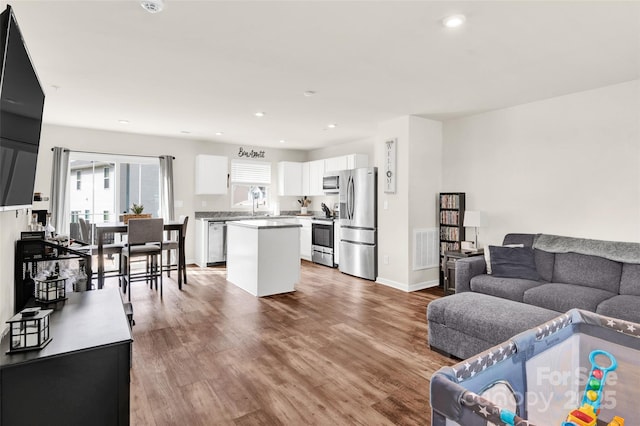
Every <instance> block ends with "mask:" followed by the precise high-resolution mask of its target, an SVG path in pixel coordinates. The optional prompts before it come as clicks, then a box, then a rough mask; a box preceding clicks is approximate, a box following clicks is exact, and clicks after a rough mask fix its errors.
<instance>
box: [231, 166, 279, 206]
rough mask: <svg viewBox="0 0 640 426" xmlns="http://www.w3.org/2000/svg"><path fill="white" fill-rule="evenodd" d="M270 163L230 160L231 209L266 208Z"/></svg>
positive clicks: (267, 203)
mask: <svg viewBox="0 0 640 426" xmlns="http://www.w3.org/2000/svg"><path fill="white" fill-rule="evenodd" d="M269 185H271V163H268V162H263V161H243V160H231V207H236V208H246V207H252V206H253V207H257V208H268V207H269Z"/></svg>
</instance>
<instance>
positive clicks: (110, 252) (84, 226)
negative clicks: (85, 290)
mask: <svg viewBox="0 0 640 426" xmlns="http://www.w3.org/2000/svg"><path fill="white" fill-rule="evenodd" d="M78 222H79V223H80V227H79V228H80V240H79V241H78V243H80V244H82V246H81V247H80V248H79V250H80V251H84V252H87V253H89V254H91V261H92V263H93V257H94V256H96V255H97V253H98V246H97V245H96V244H94V238H93V235H92V232H91V230H92V224H91V222H89V221H87V220H85V219H83V218H78ZM123 248H124V244H121V243H114V242H113V236H111V239H110V242H108V243H107V244H103V250H104V256H105V257H106V258H107V259H114V256H115V255H117V259H118V265H117V269H111V270H106V271H105V272H104V274H105V275H104V276H105V277H120V276H121V275H122V249H123ZM91 270H92V271H93V273H92V276H91V279H92V280H93V278H96V277H97V274H98V268H97V266H94V265H93V264H92V266H91Z"/></svg>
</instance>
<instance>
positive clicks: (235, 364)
mask: <svg viewBox="0 0 640 426" xmlns="http://www.w3.org/2000/svg"><path fill="white" fill-rule="evenodd" d="M225 276H226V271H225V269H224V268H197V267H190V268H189V269H188V279H189V284H187V285H184V286H183V291H179V290H178V289H177V284H176V283H175V281H173V280H169V279H167V278H166V276H165V282H164V284H165V285H164V299H163V300H160V298H159V295H158V293H157V292H155V291H152V290H149V289H148V288H146V287H145V285H144V283H137V285H136V283H134V286H133V293H132V302H133V305H134V318H135V321H136V325H135V326H134V327H133V335H134V339H135V341H134V344H133V367H132V369H131V424H132V425H136V426H139V425H158V426H159V425H177V424H180V425H304V424H314V425H315V424H317V425H350V424H362V425H393V424H395V425H430V424H431V414H430V407H429V378H430V377H431V375H432V374H433V372H434V371H436V370H437V369H439V368H440V367H441V366H443V365H452V364H453V363H454V361H452V360H451V359H448V358H446V357H444V356H442V355H440V354H437V353H435V352H432V351H431V350H429V348H428V345H427V325H426V318H425V316H426V314H425V312H426V306H427V304H428V303H429V302H430V301H432V300H434V299H436V298H438V297H440V296H441V295H442V291H441V290H439V289H432V290H423V291H418V292H413V293H404V292H402V291H398V290H394V289H391V288H389V287H385V286H383V285H379V284H375V283H373V282H370V281H366V280H361V279H358V278H354V277H350V276H348V275H344V274H341V273H340V272H338V271H337V270H335V269H330V268H327V267H324V266H319V265H315V264H312V263H309V262H303V267H302V279H301V282H300V283H299V284H298V285H296V290H297V291H296V292H294V293H289V294H284V295H278V296H271V297H264V298H256V297H253V296H251V295H249V294H248V293H245V292H244V291H243V290H240V289H239V288H237V287H235V286H234V285H232V284H229V283H227V282H226V280H225ZM172 277H175V273H174V275H172ZM108 285H114V284H113V283H112V282H111V283H108ZM115 285H117V284H115Z"/></svg>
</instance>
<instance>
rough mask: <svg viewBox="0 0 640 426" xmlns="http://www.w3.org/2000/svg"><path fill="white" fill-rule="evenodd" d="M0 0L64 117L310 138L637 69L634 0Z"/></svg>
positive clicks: (98, 124)
mask: <svg viewBox="0 0 640 426" xmlns="http://www.w3.org/2000/svg"><path fill="white" fill-rule="evenodd" d="M0 3H1V4H2V8H3V9H4V7H5V5H6V4H7V2H0ZM9 4H11V5H12V6H13V8H14V12H15V14H16V17H17V20H18V23H19V25H20V27H21V30H22V32H23V35H24V38H25V41H26V43H27V46H28V48H29V51H30V54H31V57H32V60H33V61H34V63H35V66H36V69H37V72H38V74H39V77H40V80H41V82H42V85H43V87H44V90H45V93H46V101H45V112H44V121H45V122H46V123H53V124H59V125H65V126H76V127H87V128H96V129H106V130H114V131H122V132H132V133H142V134H152V135H161V136H169V137H173V138H180V139H197V140H207V141H217V142H224V143H233V144H245V145H255V146H270V147H278V148H288V149H316V148H320V147H324V146H330V145H335V144H339V143H344V142H348V141H354V140H359V139H364V138H370V137H373V136H374V135H375V132H376V128H377V124H378V123H380V122H382V121H385V120H388V119H392V118H395V117H399V116H405V115H411V114H413V115H419V116H423V117H427V118H432V119H437V120H447V119H451V118H456V117H461V116H465V115H470V114H475V113H479V112H482V111H488V110H492V109H497V108H504V107H508V106H512V105H518V104H522V103H527V102H531V101H535V100H540V99H545V98H550V97H554V96H560V95H564V94H568V93H573V92H578V91H582V90H588V89H593V88H597V87H602V86H606V85H610V84H615V83H619V82H624V81H629V80H633V79H637V78H639V77H640V2H638V1H623V2H614V1H601V2H598V1H556V2H553V1H547V2H544V1H469V2H457V1H437V2H436V1H394V0H387V1H338V0H335V1H327V0H325V1H295V0H290V1H269V0H262V1H203V0H200V1H186V0H165V9H164V11H163V12H161V13H157V14H150V13H148V12H146V11H145V10H143V9H142V8H141V7H140V4H139V2H138V1H137V0H128V1H114V0H109V1H95V0H85V1H31V0H29V1H24V0H22V1H12V2H9ZM452 13H462V14H464V15H465V16H466V18H467V20H466V24H465V25H464V26H463V27H462V28H458V29H456V30H452V29H447V28H445V27H444V26H443V25H442V23H441V21H442V19H443V18H444V17H445V16H447V15H450V14H452ZM305 91H314V92H316V93H315V95H313V96H309V97H307V96H304V94H303V93H304V92H305ZM257 111H263V112H265V116H264V117H262V118H258V117H255V116H254V113H255V112H257ZM119 120H128V121H129V123H128V124H122V123H120V122H119ZM329 123H335V124H336V125H337V126H336V127H335V128H333V129H330V128H328V127H327V126H328V124H329ZM186 132H188V133H186ZM217 132H223V134H222V135H217V134H216V133H217ZM281 140H283V141H284V142H280V141H281Z"/></svg>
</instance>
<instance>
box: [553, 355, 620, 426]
mask: <svg viewBox="0 0 640 426" xmlns="http://www.w3.org/2000/svg"><path fill="white" fill-rule="evenodd" d="M598 355H604V356H605V357H607V358H608V359H609V362H610V363H611V364H610V365H609V366H608V367H603V366H601V365H598V364H597V362H596V356H598ZM589 361H590V362H591V372H590V373H589V379H588V380H587V385H586V386H585V389H584V396H583V397H582V405H581V406H580V407H579V408H577V409H575V410H572V411H571V412H570V413H569V415H568V416H567V420H566V421H565V422H563V423H562V426H596V424H597V422H598V414H599V413H600V402H601V401H602V393H603V392H602V391H603V389H604V384H605V383H606V380H607V374H608V373H609V372H610V371H613V370H615V369H616V368H617V367H618V362H617V361H616V359H615V358H614V356H613V355H611V354H610V353H609V352H606V351H601V350H597V351H593V352H591V354H590V355H589ZM607 426H624V419H623V418H621V417H618V416H615V417H614V418H613V420H611V422H610V423H609V424H608V425H607Z"/></svg>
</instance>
